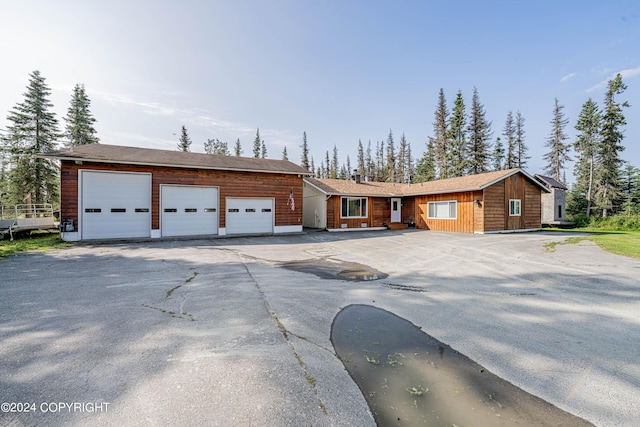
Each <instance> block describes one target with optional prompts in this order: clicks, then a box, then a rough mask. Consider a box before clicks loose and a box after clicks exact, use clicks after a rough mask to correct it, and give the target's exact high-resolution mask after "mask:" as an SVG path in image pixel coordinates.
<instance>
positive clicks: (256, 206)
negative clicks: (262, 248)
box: [226, 198, 274, 234]
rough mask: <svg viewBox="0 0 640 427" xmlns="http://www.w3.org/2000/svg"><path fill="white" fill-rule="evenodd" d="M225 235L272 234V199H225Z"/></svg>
mask: <svg viewBox="0 0 640 427" xmlns="http://www.w3.org/2000/svg"><path fill="white" fill-rule="evenodd" d="M226 214H227V221H226V223H227V234H256V233H272V232H273V218H274V216H273V199H232V198H228V199H227V212H226Z"/></svg>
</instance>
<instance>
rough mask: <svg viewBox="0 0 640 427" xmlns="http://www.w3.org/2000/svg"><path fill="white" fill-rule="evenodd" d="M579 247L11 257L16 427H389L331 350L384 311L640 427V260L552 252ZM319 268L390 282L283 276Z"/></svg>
mask: <svg viewBox="0 0 640 427" xmlns="http://www.w3.org/2000/svg"><path fill="white" fill-rule="evenodd" d="M565 237H566V236H565V235H563V234H555V233H528V234H511V235H486V236H475V235H466V234H452V233H439V232H426V231H407V232H360V233H336V234H333V233H326V232H325V233H320V232H319V233H309V234H307V235H296V236H274V237H259V238H234V239H213V240H191V241H154V242H143V243H126V244H109V245H83V246H76V247H72V248H68V249H63V250H57V251H51V252H46V253H37V254H25V255H20V256H16V257H12V258H9V259H5V260H1V261H0V291H1V292H2V293H1V295H0V343H1V344H0V403H2V402H8V403H12V402H13V403H14V405H10V406H6V405H3V406H2V410H3V412H0V425H7V424H8V425H16V426H22V425H26V426H30V425H62V424H66V425H72V426H76V425H77V426H80V425H82V426H85V425H90V426H91V425H185V426H187V425H194V426H201V425H224V426H228V425H242V426H246V425H274V426H275V425H277V426H283V425H291V426H301V425H314V426H323V425H363V426H364V425H374V421H373V418H372V417H371V415H370V413H369V411H368V409H367V406H366V403H365V401H364V399H363V397H362V395H361V393H360V392H359V390H358V388H357V387H356V386H355V385H354V383H353V382H352V381H351V379H350V377H349V375H348V373H347V372H346V371H345V370H344V368H343V366H342V364H341V362H340V361H339V360H337V358H336V357H335V355H334V354H333V351H332V346H331V342H330V339H329V337H330V331H331V322H332V320H333V318H334V316H335V315H336V314H337V312H338V311H339V310H340V309H341V308H343V307H345V306H347V305H349V304H370V305H374V306H377V307H381V308H384V309H386V310H389V311H392V312H394V313H396V314H398V315H399V316H401V317H404V318H406V319H408V320H409V321H411V322H413V323H415V324H416V325H420V326H422V327H423V329H424V330H425V331H426V332H427V333H429V334H430V335H432V336H434V337H435V338H437V339H439V340H441V341H443V342H445V343H447V344H449V345H450V346H451V347H453V348H455V349H456V350H458V351H460V352H462V353H464V354H466V355H467V356H469V357H471V358H472V359H474V360H475V361H476V362H478V363H480V364H482V365H484V366H485V367H486V368H487V369H489V370H491V371H493V372H494V373H496V374H497V375H499V376H501V377H503V378H505V379H507V380H509V381H511V382H513V383H514V384H516V385H518V386H520V387H522V388H523V389H525V390H527V391H529V392H531V393H533V394H536V395H538V396H540V397H542V398H544V399H546V400H548V401H550V402H552V403H553V404H555V405H557V406H559V407H560V408H562V409H564V410H567V411H569V412H571V413H573V414H576V415H578V416H580V417H583V418H585V419H587V420H590V421H592V422H593V423H595V424H597V425H602V426H635V425H637V421H638V420H639V419H640V403H639V402H640V284H639V283H638V282H639V280H638V278H639V277H640V261H638V260H635V259H630V258H625V257H620V256H615V255H611V254H607V253H604V252H602V251H600V249H598V248H597V247H596V246H594V245H592V244H590V243H582V244H579V245H559V246H557V247H556V250H555V251H554V252H550V251H548V250H547V249H546V248H545V244H546V243H548V242H553V241H560V240H563V239H564V238H565ZM301 260H308V261H310V262H311V263H314V262H318V264H322V265H323V267H324V268H326V266H327V265H331V263H335V264H336V269H337V270H338V269H339V268H340V261H344V262H357V263H361V264H365V265H369V266H372V267H374V268H375V269H377V270H379V271H381V272H383V273H386V274H388V275H389V276H388V277H387V278H385V279H381V280H377V281H368V282H354V281H345V280H338V279H335V280H332V279H327V278H322V277H319V276H316V275H314V274H309V273H304V272H299V271H293V270H291V269H287V268H284V267H283V263H286V262H290V261H301ZM336 272H337V271H336ZM7 410H8V411H9V412H7ZM12 411H22V413H18V412H12ZM26 411H28V412H26Z"/></svg>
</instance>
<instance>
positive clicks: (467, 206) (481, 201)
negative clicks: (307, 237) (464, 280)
mask: <svg viewBox="0 0 640 427" xmlns="http://www.w3.org/2000/svg"><path fill="white" fill-rule="evenodd" d="M547 192H549V190H548V189H547V188H546V187H545V186H544V185H543V184H542V183H540V182H539V181H537V180H536V179H535V178H534V177H532V176H531V175H529V174H528V173H527V172H525V171H524V170H522V169H509V170H504V171H497V172H489V173H483V174H478V175H471V176H464V177H458V178H450V179H442V180H437V181H430V182H423V183H417V184H397V183H384V182H366V181H360V180H358V179H356V180H353V181H347V180H337V179H316V178H304V188H303V204H304V208H303V212H304V215H303V225H304V226H305V227H316V228H326V229H328V230H330V231H334V230H335V231H337V230H353V229H363V228H366V229H377V228H384V227H389V228H402V227H406V226H415V227H416V228H419V229H429V230H442V231H455V232H466V233H492V232H505V231H524V230H533V229H539V228H540V227H541V196H542V194H544V193H547Z"/></svg>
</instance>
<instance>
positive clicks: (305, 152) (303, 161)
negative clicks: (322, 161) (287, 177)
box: [300, 132, 313, 171]
mask: <svg viewBox="0 0 640 427" xmlns="http://www.w3.org/2000/svg"><path fill="white" fill-rule="evenodd" d="M300 166H302V167H303V168H305V169H306V170H311V171H313V167H311V165H309V145H308V144H307V132H302V157H301V158H300Z"/></svg>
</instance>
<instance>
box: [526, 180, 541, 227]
mask: <svg viewBox="0 0 640 427" xmlns="http://www.w3.org/2000/svg"><path fill="white" fill-rule="evenodd" d="M524 191H525V199H524V201H523V205H524V212H523V218H524V228H525V229H527V230H529V229H532V228H541V227H542V198H541V196H542V194H543V192H542V190H541V189H540V187H538V186H537V185H535V184H534V183H532V182H529V181H526V182H525V186H524ZM544 194H546V193H544Z"/></svg>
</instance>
